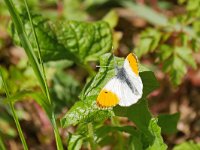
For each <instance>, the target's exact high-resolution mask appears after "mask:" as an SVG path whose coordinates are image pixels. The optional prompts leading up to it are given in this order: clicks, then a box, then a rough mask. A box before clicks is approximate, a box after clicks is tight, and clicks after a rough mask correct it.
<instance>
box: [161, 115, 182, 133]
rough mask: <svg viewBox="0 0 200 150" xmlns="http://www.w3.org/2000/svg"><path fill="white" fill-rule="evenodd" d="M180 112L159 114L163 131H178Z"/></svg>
mask: <svg viewBox="0 0 200 150" xmlns="http://www.w3.org/2000/svg"><path fill="white" fill-rule="evenodd" d="M179 118H180V114H179V113H175V114H161V115H159V116H158V125H159V126H160V127H161V131H162V133H165V134H173V133H175V132H176V131H177V123H178V121H179Z"/></svg>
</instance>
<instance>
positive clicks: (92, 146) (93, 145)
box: [88, 122, 96, 150]
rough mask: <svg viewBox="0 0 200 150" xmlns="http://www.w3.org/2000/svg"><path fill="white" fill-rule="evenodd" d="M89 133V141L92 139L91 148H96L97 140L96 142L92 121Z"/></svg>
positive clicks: (89, 125) (92, 149)
mask: <svg viewBox="0 0 200 150" xmlns="http://www.w3.org/2000/svg"><path fill="white" fill-rule="evenodd" d="M88 135H89V141H90V149H91V150H95V149H96V146H95V142H94V132H93V125H92V123H91V122H90V123H88Z"/></svg>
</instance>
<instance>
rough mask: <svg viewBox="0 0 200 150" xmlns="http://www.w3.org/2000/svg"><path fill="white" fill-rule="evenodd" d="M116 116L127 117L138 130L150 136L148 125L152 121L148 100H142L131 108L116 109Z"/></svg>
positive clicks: (118, 107)
mask: <svg viewBox="0 0 200 150" xmlns="http://www.w3.org/2000/svg"><path fill="white" fill-rule="evenodd" d="M113 110H114V113H115V115H116V116H122V117H127V118H128V119H129V120H131V121H133V122H134V123H135V124H136V126H137V128H138V129H140V130H141V131H142V132H144V133H145V134H146V135H147V136H149V135H150V133H149V131H148V125H149V122H150V120H151V113H150V112H149V109H148V106H147V100H146V99H144V98H143V99H140V100H139V102H138V103H136V104H134V105H132V106H130V107H120V106H117V107H114V109H113Z"/></svg>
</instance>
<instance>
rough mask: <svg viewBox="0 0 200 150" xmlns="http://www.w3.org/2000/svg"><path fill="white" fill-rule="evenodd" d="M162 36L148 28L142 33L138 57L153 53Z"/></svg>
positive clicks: (137, 52) (137, 50) (137, 51)
mask: <svg viewBox="0 0 200 150" xmlns="http://www.w3.org/2000/svg"><path fill="white" fill-rule="evenodd" d="M161 36H162V34H161V33H160V32H159V31H158V30H155V29H153V28H148V29H146V30H145V31H144V32H142V34H141V37H140V42H139V44H138V48H137V49H136V54H137V55H138V57H141V56H143V55H144V54H146V53H148V52H153V51H154V50H155V49H156V48H157V47H158V45H159V42H160V40H161Z"/></svg>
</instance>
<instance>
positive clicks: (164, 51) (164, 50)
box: [158, 44, 173, 61]
mask: <svg viewBox="0 0 200 150" xmlns="http://www.w3.org/2000/svg"><path fill="white" fill-rule="evenodd" d="M172 54H173V49H172V47H171V46H169V45H167V44H162V45H161V46H160V49H159V51H158V55H159V57H160V61H165V60H166V59H168V58H169V57H170V56H171V55H172Z"/></svg>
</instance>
